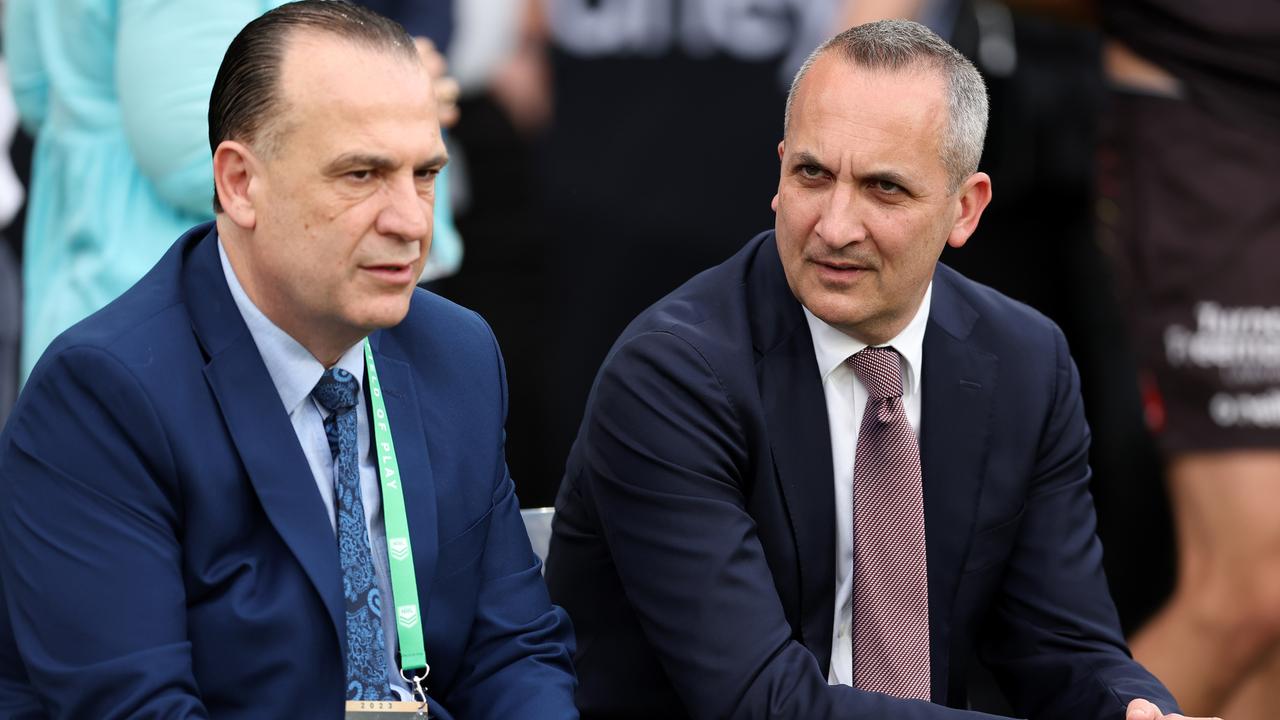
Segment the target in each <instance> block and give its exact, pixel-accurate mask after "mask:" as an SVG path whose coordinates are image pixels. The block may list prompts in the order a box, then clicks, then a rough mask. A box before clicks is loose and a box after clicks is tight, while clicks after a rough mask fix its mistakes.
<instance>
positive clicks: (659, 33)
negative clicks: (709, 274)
mask: <svg viewBox="0 0 1280 720" xmlns="http://www.w3.org/2000/svg"><path fill="white" fill-rule="evenodd" d="M278 4H280V3H279V2H273V1H272V0H235V1H232V0H223V2H219V3H213V4H209V3H194V2H189V1H175V0H156V1H155V2H125V1H123V0H78V1H77V2H61V3H47V2H43V1H42V0H5V2H4V5H5V8H4V45H3V55H4V63H5V64H4V66H3V67H0V82H3V83H4V84H5V85H6V86H7V87H6V88H3V89H0V142H4V143H5V144H6V145H7V146H8V147H9V148H10V153H9V157H8V158H7V160H8V161H9V162H0V228H3V239H2V241H0V424H2V423H3V420H4V418H5V416H6V415H7V413H8V411H9V409H10V408H11V407H12V404H13V402H14V400H15V397H16V394H17V391H18V389H19V388H20V383H21V379H22V378H23V377H24V375H25V374H26V372H28V371H29V369H30V368H31V366H32V364H34V362H35V361H36V360H37V359H38V358H39V356H40V354H41V352H42V351H43V349H44V348H45V346H46V345H47V344H48V343H49V342H50V341H51V340H52V339H53V338H54V337H55V336H56V335H57V334H58V333H60V332H61V331H63V330H64V329H66V328H67V327H69V326H70V325H72V324H74V323H75V322H77V321H78V320H80V319H82V318H83V317H85V316H87V315H88V314H90V313H92V312H94V311H95V310H96V309H98V308H99V307H101V306H102V305H104V304H105V303H107V302H108V301H110V300H111V299H112V298H113V297H115V296H116V295H117V294H119V293H120V292H121V291H123V290H124V289H126V288H127V287H129V286H130V285H131V284H132V283H134V282H135V281H136V280H137V279H138V278H139V277H140V276H141V275H142V274H143V273H144V272H145V271H146V270H147V269H148V268H149V267H150V266H151V265H152V264H153V263H154V262H155V261H156V260H157V259H159V257H160V255H161V253H162V252H163V251H164V250H165V249H166V248H167V247H168V246H169V244H170V243H171V242H172V241H173V240H174V239H175V238H177V237H178V235H179V234H180V233H181V232H182V231H183V230H185V229H187V228H188V227H190V226H191V225H194V224H196V223H197V222H200V221H203V220H206V219H210V218H212V216H213V208H212V206H211V194H212V182H211V177H212V176H211V166H210V159H209V157H208V151H207V146H206V144H205V143H206V141H207V139H208V138H207V130H206V121H205V117H204V112H205V109H206V107H207V99H208V94H209V88H210V86H211V83H212V79H213V74H214V72H215V70H216V68H217V65H218V62H219V59H220V58H221V56H222V53H223V51H224V50H225V46H226V44H227V43H228V42H229V40H230V38H231V37H232V36H233V35H234V34H235V32H236V31H237V30H238V29H239V28H240V27H242V26H243V25H244V24H245V22H247V21H248V20H249V19H251V18H252V17H254V16H256V15H257V14H259V13H261V12H263V11H265V10H267V9H270V8H271V7H273V6H275V5H278ZM365 4H367V5H369V6H371V7H373V8H374V9H375V10H377V11H379V12H381V13H383V14H385V15H388V16H389V17H393V18H395V19H397V20H399V21H400V22H401V23H402V24H404V25H405V26H406V28H407V29H408V30H409V31H410V32H411V33H412V34H413V35H414V36H416V37H419V38H421V39H422V48H421V49H422V54H423V57H424V58H426V59H427V60H428V62H432V63H436V64H437V65H438V67H437V69H436V71H435V73H434V74H436V75H439V76H444V77H448V78H451V79H450V80H448V81H445V82H442V83H439V84H438V87H437V90H438V93H442V94H443V95H444V96H445V97H442V98H441V99H442V102H444V103H445V104H446V105H452V104H456V107H457V110H458V112H457V113H456V116H452V117H447V118H443V120H444V121H445V124H446V125H448V126H449V128H448V133H447V138H446V139H447V142H448V144H449V147H450V156H451V158H452V159H451V162H450V165H449V168H448V176H447V178H442V181H443V182H444V183H445V190H444V191H443V192H441V193H439V198H438V200H437V213H436V228H435V235H434V242H433V247H432V256H431V263H430V266H429V267H428V270H427V273H426V274H425V275H424V278H423V283H424V284H425V285H426V286H427V287H428V288H429V289H431V290H432V291H434V292H437V293H439V294H441V295H444V296H445V297H448V298H450V299H452V300H454V301H456V302H458V303H460V304H462V305H465V306H467V307H470V308H473V309H475V310H476V311H478V312H479V313H480V314H481V315H482V316H483V317H484V318H485V319H486V320H487V321H488V322H489V323H490V324H491V325H492V327H493V329H494V331H495V333H496V334H497V337H498V338H499V340H500V341H501V343H502V351H503V354H504V358H505V362H506V365H507V368H508V376H509V388H510V406H509V407H510V412H509V418H508V423H507V460H508V464H509V466H510V469H511V473H512V476H513V477H514V478H515V482H516V486H517V490H518V492H519V494H520V497H521V499H522V503H523V504H524V505H525V506H526V507H536V506H543V505H549V504H551V502H552V500H553V498H554V497H555V493H556V490H557V488H558V487H559V484H560V479H561V475H562V473H563V470H564V460H565V458H566V456H567V455H568V453H569V445H570V443H571V442H572V441H573V438H574V437H575V435H576V433H577V425H578V422H579V421H580V419H581V412H582V407H583V404H584V401H585V399H586V396H587V393H588V390H589V389H590V386H591V382H592V379H593V375H594V373H595V370H596V368H597V367H598V366H599V364H600V362H601V360H602V359H603V358H604V355H605V353H606V352H607V350H608V349H609V346H610V344H611V343H612V342H613V340H614V338H616V337H617V335H618V334H619V333H620V332H621V331H622V330H623V328H624V326H625V325H626V323H627V322H629V320H630V319H631V318H632V317H634V316H635V315H636V313H638V312H639V311H640V310H642V309H643V308H645V307H646V306H648V305H650V304H651V303H653V302H654V301H655V300H657V299H659V298H660V297H662V296H663V295H664V294H666V293H667V292H668V291H670V290H672V289H674V288H675V287H676V286H678V285H679V284H680V283H682V282H683V281H684V280H686V279H688V278H689V277H690V276H692V275H694V274H695V273H697V272H699V271H700V270H703V269H705V268H707V267H710V266H711V265H714V264H716V263H718V262H720V261H721V260H723V259H725V258H726V257H728V256H729V255H730V254H732V253H733V252H734V251H735V250H736V249H737V248H738V247H740V246H741V245H742V244H743V243H745V242H746V241H747V240H748V239H750V238H751V237H752V236H753V235H755V234H756V233H758V232H759V231H762V230H766V229H768V228H771V227H772V226H773V217H772V212H771V210H770V206H769V203H770V198H771V197H772V196H773V194H774V192H775V191H776V187H777V181H778V159H777V150H776V147H777V143H778V140H779V139H780V138H781V134H782V118H783V112H782V110H783V102H784V99H785V96H786V90H787V87H788V85H789V83H790V81H791V78H792V75H793V74H794V72H795V70H796V69H797V67H798V66H799V64H800V62H801V61H802V60H803V59H804V58H805V57H806V55H807V54H808V53H809V52H810V51H811V50H812V49H813V48H814V47H816V46H817V45H818V44H819V43H820V42H822V41H823V40H824V39H825V38H827V37H829V36H831V35H832V34H834V33H835V32H838V31H839V30H841V29H843V28H844V27H847V26H849V25H852V24H856V23H859V22H862V21H865V20H870V19H876V18H880V17H910V18H913V19H917V20H919V21H921V22H923V23H925V24H927V25H929V26H930V27H931V28H932V29H933V30H934V31H936V32H937V33H939V34H940V35H942V36H943V37H944V38H947V39H948V40H949V41H950V42H951V43H952V44H953V45H954V46H955V47H957V48H958V49H959V50H960V51H961V52H963V53H964V54H965V55H967V56H968V57H970V58H971V59H973V60H974V62H975V64H976V65H977V66H978V68H979V69H980V70H981V71H982V73H983V74H984V77H985V79H986V81H987V83H988V89H989V93H990V97H991V123H990V131H989V133H988V137H987V142H986V148H985V152H984V156H983V160H982V165H981V168H982V169H983V170H985V171H986V172H987V173H989V174H990V175H991V177H992V180H993V187H994V200H993V202H992V204H991V206H990V208H989V209H988V211H987V213H986V216H985V218H984V220H983V223H982V225H981V227H980V228H979V229H978V231H977V234H976V235H975V236H974V238H973V240H972V241H971V242H969V243H968V245H967V246H966V247H965V248H964V249H963V250H962V251H953V250H948V251H947V254H944V256H943V261H944V262H946V263H948V264H949V265H951V266H953V267H955V268H956V269H958V270H960V271H961V272H963V273H964V274H965V275H967V276H968V277H970V278H973V279H976V280H978V281H980V282H984V283H986V284H988V285H991V286H993V287H995V288H997V289H999V290H1001V291H1002V292H1004V293H1006V294H1008V295H1010V296H1012V297H1014V298H1015V299H1019V300H1022V301H1023V302H1026V303H1028V304H1029V305H1031V306H1033V307H1035V308H1036V309H1038V310H1040V311H1042V312H1043V313H1045V314H1046V315H1048V316H1049V317H1050V318H1052V319H1053V320H1054V321H1056V322H1057V323H1058V324H1059V325H1060V326H1061V327H1062V328H1063V330H1064V332H1065V333H1066V335H1067V337H1068V339H1069V341H1070V344H1071V348H1072V353H1073V356H1074V357H1075V359H1076V362H1077V364H1078V365H1079V369H1080V372H1081V378H1082V387H1083V392H1084V396H1085V404H1086V408H1087V413H1088V419H1089V422H1090V425H1091V427H1092V432H1093V455H1092V466H1093V469H1094V487H1093V489H1094V496H1095V501H1096V503H1097V507H1098V515H1099V520H1100V529H1099V534H1100V535H1101V537H1102V540H1103V542H1104V544H1105V546H1106V550H1107V559H1106V562H1107V568H1108V574H1109V578H1110V581H1111V585H1112V591H1113V593H1114V595H1115V598H1116V601H1117V604H1118V606H1119V608H1120V611H1121V615H1122V620H1123V621H1124V623H1125V624H1126V630H1127V631H1129V632H1130V633H1131V638H1132V643H1133V649H1134V651H1135V654H1136V655H1137V656H1138V658H1139V659H1140V660H1141V661H1142V662H1143V663H1144V664H1146V665H1147V666H1148V667H1149V668H1151V669H1152V670H1153V672H1155V673H1156V674H1157V675H1158V676H1160V677H1161V678H1162V679H1163V680H1164V681H1165V682H1166V683H1167V684H1168V685H1169V686H1170V688H1171V689H1172V690H1173V692H1174V693H1175V695H1177V696H1178V698H1179V700H1180V702H1181V703H1182V705H1183V707H1184V709H1186V710H1189V711H1195V712H1196V714H1200V713H1206V714H1211V713H1220V714H1225V715H1226V716H1227V717H1238V718H1246V719H1247V718H1262V717H1270V716H1271V715H1272V714H1274V713H1269V712H1268V711H1267V708H1269V707H1271V706H1272V705H1274V704H1275V703H1276V701H1280V444H1277V440H1280V290H1277V289H1276V288H1278V287H1280V282H1276V280H1275V279H1274V278H1273V277H1272V275H1273V274H1274V271H1273V270H1271V269H1270V268H1272V267H1274V266H1275V265H1276V262H1277V261H1280V199H1277V198H1278V197H1280V194H1278V193H1276V191H1275V190H1274V185H1272V183H1271V182H1270V181H1271V180H1273V179H1275V175H1276V173H1277V171H1276V168H1277V167H1280V7H1277V6H1275V4H1274V3H1267V2H1261V1H1256V2H1255V1H1254V0H1222V1H1221V2H1217V3H1212V4H1210V3H1203V2H1179V1H1177V0H1114V1H1112V2H1107V3H1098V4H1097V5H1096V6H1095V5H1094V4H1092V3H1090V2H1087V1H1086V0H1079V1H1075V2H1073V1H1072V0H1040V1H1037V0H1017V1H1012V2H1008V3H1005V2H999V1H997V0H466V1H465V2H464V1H463V0H456V2H450V1H449V0H400V1H397V0H382V1H380V2H374V1H372V0H369V1H368V2H366V3H365ZM1210 5H1211V6H1212V7H1210ZM19 125H21V128H20V127H19ZM33 142H34V161H33V159H32V147H33V146H32V143H33ZM24 208H25V212H24ZM464 249H465V253H464V252H463V251H464ZM978 696H979V697H980V698H981V697H982V693H981V692H979V693H978ZM983 701H984V702H987V703H990V704H991V706H992V707H993V708H994V709H998V708H999V703H1000V700H999V696H998V692H996V691H995V690H994V689H993V688H992V689H991V692H990V693H989V694H988V695H987V696H986V697H985V699H984V700H983Z"/></svg>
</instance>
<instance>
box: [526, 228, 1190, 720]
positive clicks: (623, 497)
mask: <svg viewBox="0 0 1280 720" xmlns="http://www.w3.org/2000/svg"><path fill="white" fill-rule="evenodd" d="M922 380H923V386H922V388H923V396H922V413H921V416H922V420H921V428H920V443H921V465H922V470H923V480H924V511H925V528H926V535H927V540H926V544H927V560H928V572H929V609H930V623H929V624H930V644H931V656H932V665H931V667H932V697H933V699H934V701H935V702H936V703H939V704H930V703H925V702H920V701H905V700H895V699H890V698H888V697H886V696H883V695H878V694H873V693H865V692H861V691H858V690H854V689H852V688H849V687H844V686H835V687H832V686H828V685H827V682H826V678H827V670H828V667H827V666H828V664H829V661H830V654H831V630H832V623H833V616H834V602H835V592H836V588H835V563H836V558H835V546H836V537H835V511H834V488H833V487H832V477H833V471H832V466H831V441H830V432H829V429H828V423H827V412H826V402H825V399H824V396H823V390H822V384H821V377H820V375H819V372H818V367H817V361H816V359H815V357H814V349H813V342H812V340H811V337H810V334H809V329H808V324H807V323H806V322H805V319H804V315H803V311H802V308H801V306H800V304H799V302H798V301H797V300H796V299H795V297H794V296H793V295H792V293H791V291H790V289H789V288H788V286H787V283H786V279H785V276H784V274H783V270H782V266H781V263H780V261H779V257H778V252H777V247H776V244H775V241H774V236H773V233H772V232H770V233H765V234H763V235H761V236H759V237H757V238H756V239H755V240H753V241H752V242H751V243H749V244H748V245H747V246H746V247H745V248H744V249H743V250H742V251H741V252H739V253H738V254H737V255H735V256H734V257H733V258H731V259H730V260H728V261H727V262H725V263H723V264H722V265H720V266H717V267H715V268H712V269H711V270H708V271H707V272H704V273H702V274H701V275H699V276H697V277H695V278H694V279H692V280H691V281H689V282H688V283H686V284H685V285H684V286H683V287H681V288H680V289H678V290H676V291H675V292H674V293H672V294H671V295H669V296H667V297H666V298H665V299H663V300H661V301H659V302H658V303H657V304H656V305H654V306H653V307H651V308H649V309H648V310H647V311H645V312H644V313H642V314H641V315H640V316H639V317H638V318H637V319H636V320H635V321H634V322H633V323H632V324H631V325H630V327H628V329H627V330H626V331H625V332H624V333H623V334H622V336H621V338H620V339H619V340H618V342H617V343H616V344H615V345H614V347H613V349H612V350H611V351H610V354H609V356H608V358H607V359H606V360H605V362H604V365H603V367H602V368H601V370H600V373H599V375H598V376H597V379H596V383H595V386H594V388H593V390H592V393H591V397H590V400H589V401H588V406H587V411H586V415H585V417H584V419H583V422H582V426H581V429H580V430H579V434H578V439H577V442H576V443H575V445H574V447H573V451H572V454H571V456H570V458H569V462H568V466H567V469H566V474H565V478H564V483H563V485H562V487H561V490H560V494H559V497H558V499H557V501H556V510H557V512H556V516H555V523H554V535H553V537H552V541H551V554H550V558H549V560H548V563H547V581H548V584H549V586H550V588H551V595H552V598H553V599H554V600H555V601H556V602H557V603H559V604H561V605H563V606H564V607H565V609H566V610H568V611H569V614H570V616H571V617H573V619H574V625H575V627H576V629H577V633H578V653H577V655H576V658H575V662H576V665H577V669H578V676H579V682H580V686H579V691H578V706H579V710H580V711H581V712H582V715H583V717H584V718H651V717H661V718H685V717H691V718H795V719H796V720H822V719H825V718H851V719H852V718H859V719H862V720H868V719H872V718H875V719H881V718H884V719H888V718H895V719H903V720H925V719H926V718H937V719H939V720H941V719H942V718H958V717H961V716H963V715H965V713H962V712H960V711H957V710H950V709H947V708H944V707H942V705H944V704H945V705H949V706H951V707H953V708H963V707H965V706H966V703H967V697H966V685H967V682H966V680H967V673H968V667H967V661H968V659H969V658H970V656H971V655H972V654H973V653H974V652H976V653H977V654H978V655H979V656H980V657H982V658H983V659H984V660H985V662H986V663H987V664H988V665H989V666H990V667H991V668H992V670H993V671H994V672H995V674H996V676H997V678H998V679H999V680H1001V681H1002V686H1003V688H1004V690H1005V691H1006V694H1007V695H1008V697H1009V699H1010V701H1011V702H1012V704H1013V706H1014V707H1015V708H1016V709H1017V710H1018V711H1019V712H1020V713H1024V714H1027V715H1030V716H1032V717H1035V718H1046V719H1047V718H1063V719H1064V720H1066V719H1068V718H1069V719H1070V720H1080V719H1081V718H1090V719H1098V720H1102V719H1103V718H1107V719H1111V718H1122V717H1123V715H1124V706H1125V704H1126V703H1127V701H1128V700H1129V699H1132V698H1134V697H1146V698H1149V699H1151V700H1153V701H1154V702H1156V703H1157V704H1159V705H1161V706H1163V707H1165V708H1172V707H1173V703H1172V701H1171V700H1170V697H1169V695H1168V693H1167V692H1166V691H1165V689H1164V688H1163V687H1161V685H1160V684H1159V682H1157V681H1156V680H1155V679H1154V678H1152V677H1151V676H1150V675H1149V674H1148V673H1147V672H1146V671H1145V670H1143V669H1142V668H1141V667H1139V666H1138V665H1137V664H1135V663H1134V662H1133V661H1132V660H1131V659H1130V658H1129V655H1128V652H1127V650H1126V648H1125V645H1124V641H1123V639H1122V637H1121V634H1120V630H1119V624H1118V621H1117V618H1116V614H1115V610H1114V607H1113V605H1112V602H1111V599H1110V596H1109V594H1108V591H1107V586H1106V581H1105V579H1104V577H1103V573H1102V564H1101V556H1102V550H1101V547H1100V546H1099V543H1098V540H1097V537H1096V536H1095V534H1094V525H1095V523H1094V511H1093V505H1092V500H1091V498H1090V494H1089V467H1088V464H1087V455H1088V451H1089V432H1088V428H1087V427H1086V425H1085V420H1084V414H1083V412H1082V408H1081V401H1080V393H1079V388H1078V383H1079V381H1078V379H1077V375H1076V371H1075V367H1074V365H1073V363H1072V361H1071V358H1070V356H1069V354H1068V352H1067V347H1066V343H1065V341H1064V339H1063V337H1062V334H1061V333H1060V331H1059V330H1058V329H1057V328H1056V327H1055V326H1054V325H1053V324H1052V323H1050V322H1049V321H1048V320H1046V319H1045V318H1044V317H1042V316H1040V315H1039V314H1037V313H1035V312H1034V311H1032V310H1030V309H1028V308H1027V307H1025V306H1023V305H1021V304H1018V303H1015V302H1013V301H1011V300H1009V299H1007V298H1005V297H1003V296H1001V295H999V294H997V293H996V292H994V291H992V290H990V289H988V288H985V287H982V286H980V285H977V284H975V283H973V282H970V281H968V280H965V279H964V278H962V277H961V276H959V275H958V274H956V273H955V272H954V271H952V270H950V269H948V268H946V267H944V266H939V267H938V269H937V271H936V273H935V275H934V286H933V302H932V306H931V310H930V314H929V323H928V327H927V330H926V332H925V338H924V359H923V377H922Z"/></svg>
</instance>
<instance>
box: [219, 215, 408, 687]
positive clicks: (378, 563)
mask: <svg viewBox="0 0 1280 720" xmlns="http://www.w3.org/2000/svg"><path fill="white" fill-rule="evenodd" d="M218 257H219V258H221V260H222V273H223V275H225V276H226V278H227V287H228V288H229V289H230V290H231V297H232V298H233V299H234V300H235V303H236V307H237V308H238V309H239V310H240V315H241V317H243V318H244V322H245V325H247V326H248V327H249V334H250V335H252V336H253V342H254V344H256V345H257V346H258V354H259V355H261V356H262V362H263V363H264V364H265V365H266V366H267V373H268V374H269V375H270V376H271V382H273V383H274V384H275V386H276V391H277V392H279V393H280V402H281V403H282V404H283V405H284V409H285V411H286V412H287V413H289V421H290V422H291V423H293V432H294V433H295V434H296V435H297V436H298V444H300V445H301V446H302V452H303V454H305V455H306V456H307V464H308V465H310V466H311V474H312V476H313V477H315V481H316V489H317V490H319V491H320V498H321V499H322V500H324V506H325V508H327V509H328V511H329V525H330V526H331V527H332V528H333V531H334V546H333V551H334V553H337V552H338V545H337V532H338V519H337V515H336V510H335V508H334V501H333V484H334V468H333V455H332V453H331V452H330V450H329V441H328V440H327V439H326V438H325V434H324V418H325V415H327V414H328V413H327V412H326V411H325V410H324V408H322V407H321V406H320V404H319V403H318V402H316V400H315V398H313V397H311V391H312V390H313V389H314V388H315V386H316V383H318V382H320V377H321V376H322V375H324V372H325V370H326V368H325V366H324V365H321V364H320V361H318V360H316V359H315V356H313V355H312V354H311V353H310V352H309V351H308V350H307V349H306V348H304V347H303V346H302V345H301V344H300V343H299V342H298V341H297V340H294V339H293V337H292V336H290V335H289V334H288V333H286V332H285V331H284V330H281V329H280V328H279V327H277V326H276V324H275V323H273V322H271V320H270V318H268V317H267V316H266V315H264V314H263V313H262V311H261V310H259V309H258V306H256V305H254V304H253V301H252V300H250V299H249V296H248V295H247V294H245V291H244V288H243V287H242V286H241V285H240V281H239V279H237V278H236V273H235V270H234V269H233V268H232V267H231V262H230V261H229V260H228V259H227V253H226V250H224V249H223V247H222V240H218ZM335 365H336V366H337V367H340V368H342V369H343V370H346V371H347V372H349V373H351V375H352V376H353V377H355V378H356V380H357V381H358V382H359V383H360V387H361V390H362V392H360V393H359V394H358V397H359V403H360V404H359V406H358V407H357V411H358V412H357V413H356V418H357V423H356V435H357V437H358V443H359V444H358V448H359V453H360V497H361V498H362V499H363V501H364V515H365V525H366V526H367V527H368V528H369V549H370V551H372V553H373V569H374V574H375V575H376V576H377V580H378V592H380V593H381V594H382V597H384V598H390V597H391V584H390V581H389V580H388V578H389V576H390V575H389V572H388V567H387V565H388V561H387V533H386V524H385V522H384V520H383V516H382V490H381V488H380V487H379V484H378V469H377V466H376V465H375V463H374V458H373V453H372V452H370V442H369V411H368V407H367V404H366V402H365V396H364V392H363V389H364V379H365V376H364V343H363V342H360V343H356V344H355V345H353V346H352V347H351V348H350V349H348V350H347V351H346V352H345V353H343V354H342V357H340V358H339V359H338V362H337V363H335ZM385 606H386V607H392V606H393V605H392V604H391V603H387V604H386V605H385ZM382 633H383V637H384V638H385V639H386V648H387V677H388V678H389V679H390V681H391V683H390V684H391V689H392V691H394V692H396V693H397V694H398V695H399V696H400V699H402V700H411V699H412V694H411V693H410V691H409V688H408V685H406V684H405V682H404V680H403V679H402V678H401V677H400V668H399V666H398V665H396V648H398V647H399V643H398V636H397V635H396V624H395V614H394V613H385V614H383V616H382Z"/></svg>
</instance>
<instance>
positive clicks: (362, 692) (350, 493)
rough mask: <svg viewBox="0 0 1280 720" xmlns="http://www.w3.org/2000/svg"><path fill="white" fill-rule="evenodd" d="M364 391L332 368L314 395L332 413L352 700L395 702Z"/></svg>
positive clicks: (328, 428) (329, 426) (328, 432)
mask: <svg viewBox="0 0 1280 720" xmlns="http://www.w3.org/2000/svg"><path fill="white" fill-rule="evenodd" d="M358 392H360V386H359V384H357V383H356V379H355V378H354V377H352V376H351V373H349V372H347V371H346V370H343V369H342V368H330V369H329V370H328V371H327V372H325V374H324V376H323V377H321V378H320V382H319V383H317V384H316V389H315V390H312V391H311V394H312V395H313V396H314V397H315V399H316V400H317V401H318V402H319V403H320V405H321V407H323V408H325V409H326V410H328V411H329V415H328V416H327V417H326V418H325V419H324V434H325V436H326V437H327V438H328V440H329V451H330V452H331V453H333V460H334V493H333V495H334V502H335V504H336V505H337V511H338V556H339V561H340V562H341V564H342V589H343V594H344V595H345V596H346V601H347V699H348V700H393V699H394V698H393V696H392V695H391V688H390V686H389V685H388V683H387V655H386V649H385V640H384V639H383V637H382V598H381V597H379V593H378V584H377V582H376V580H375V578H374V574H373V553H372V552H370V551H369V536H368V534H367V533H366V532H365V523H364V501H363V500H362V499H361V498H360V461H359V458H358V457H357V454H358V452H357V450H356V448H357V442H356V400H357V395H356V394H357V393H358Z"/></svg>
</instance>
